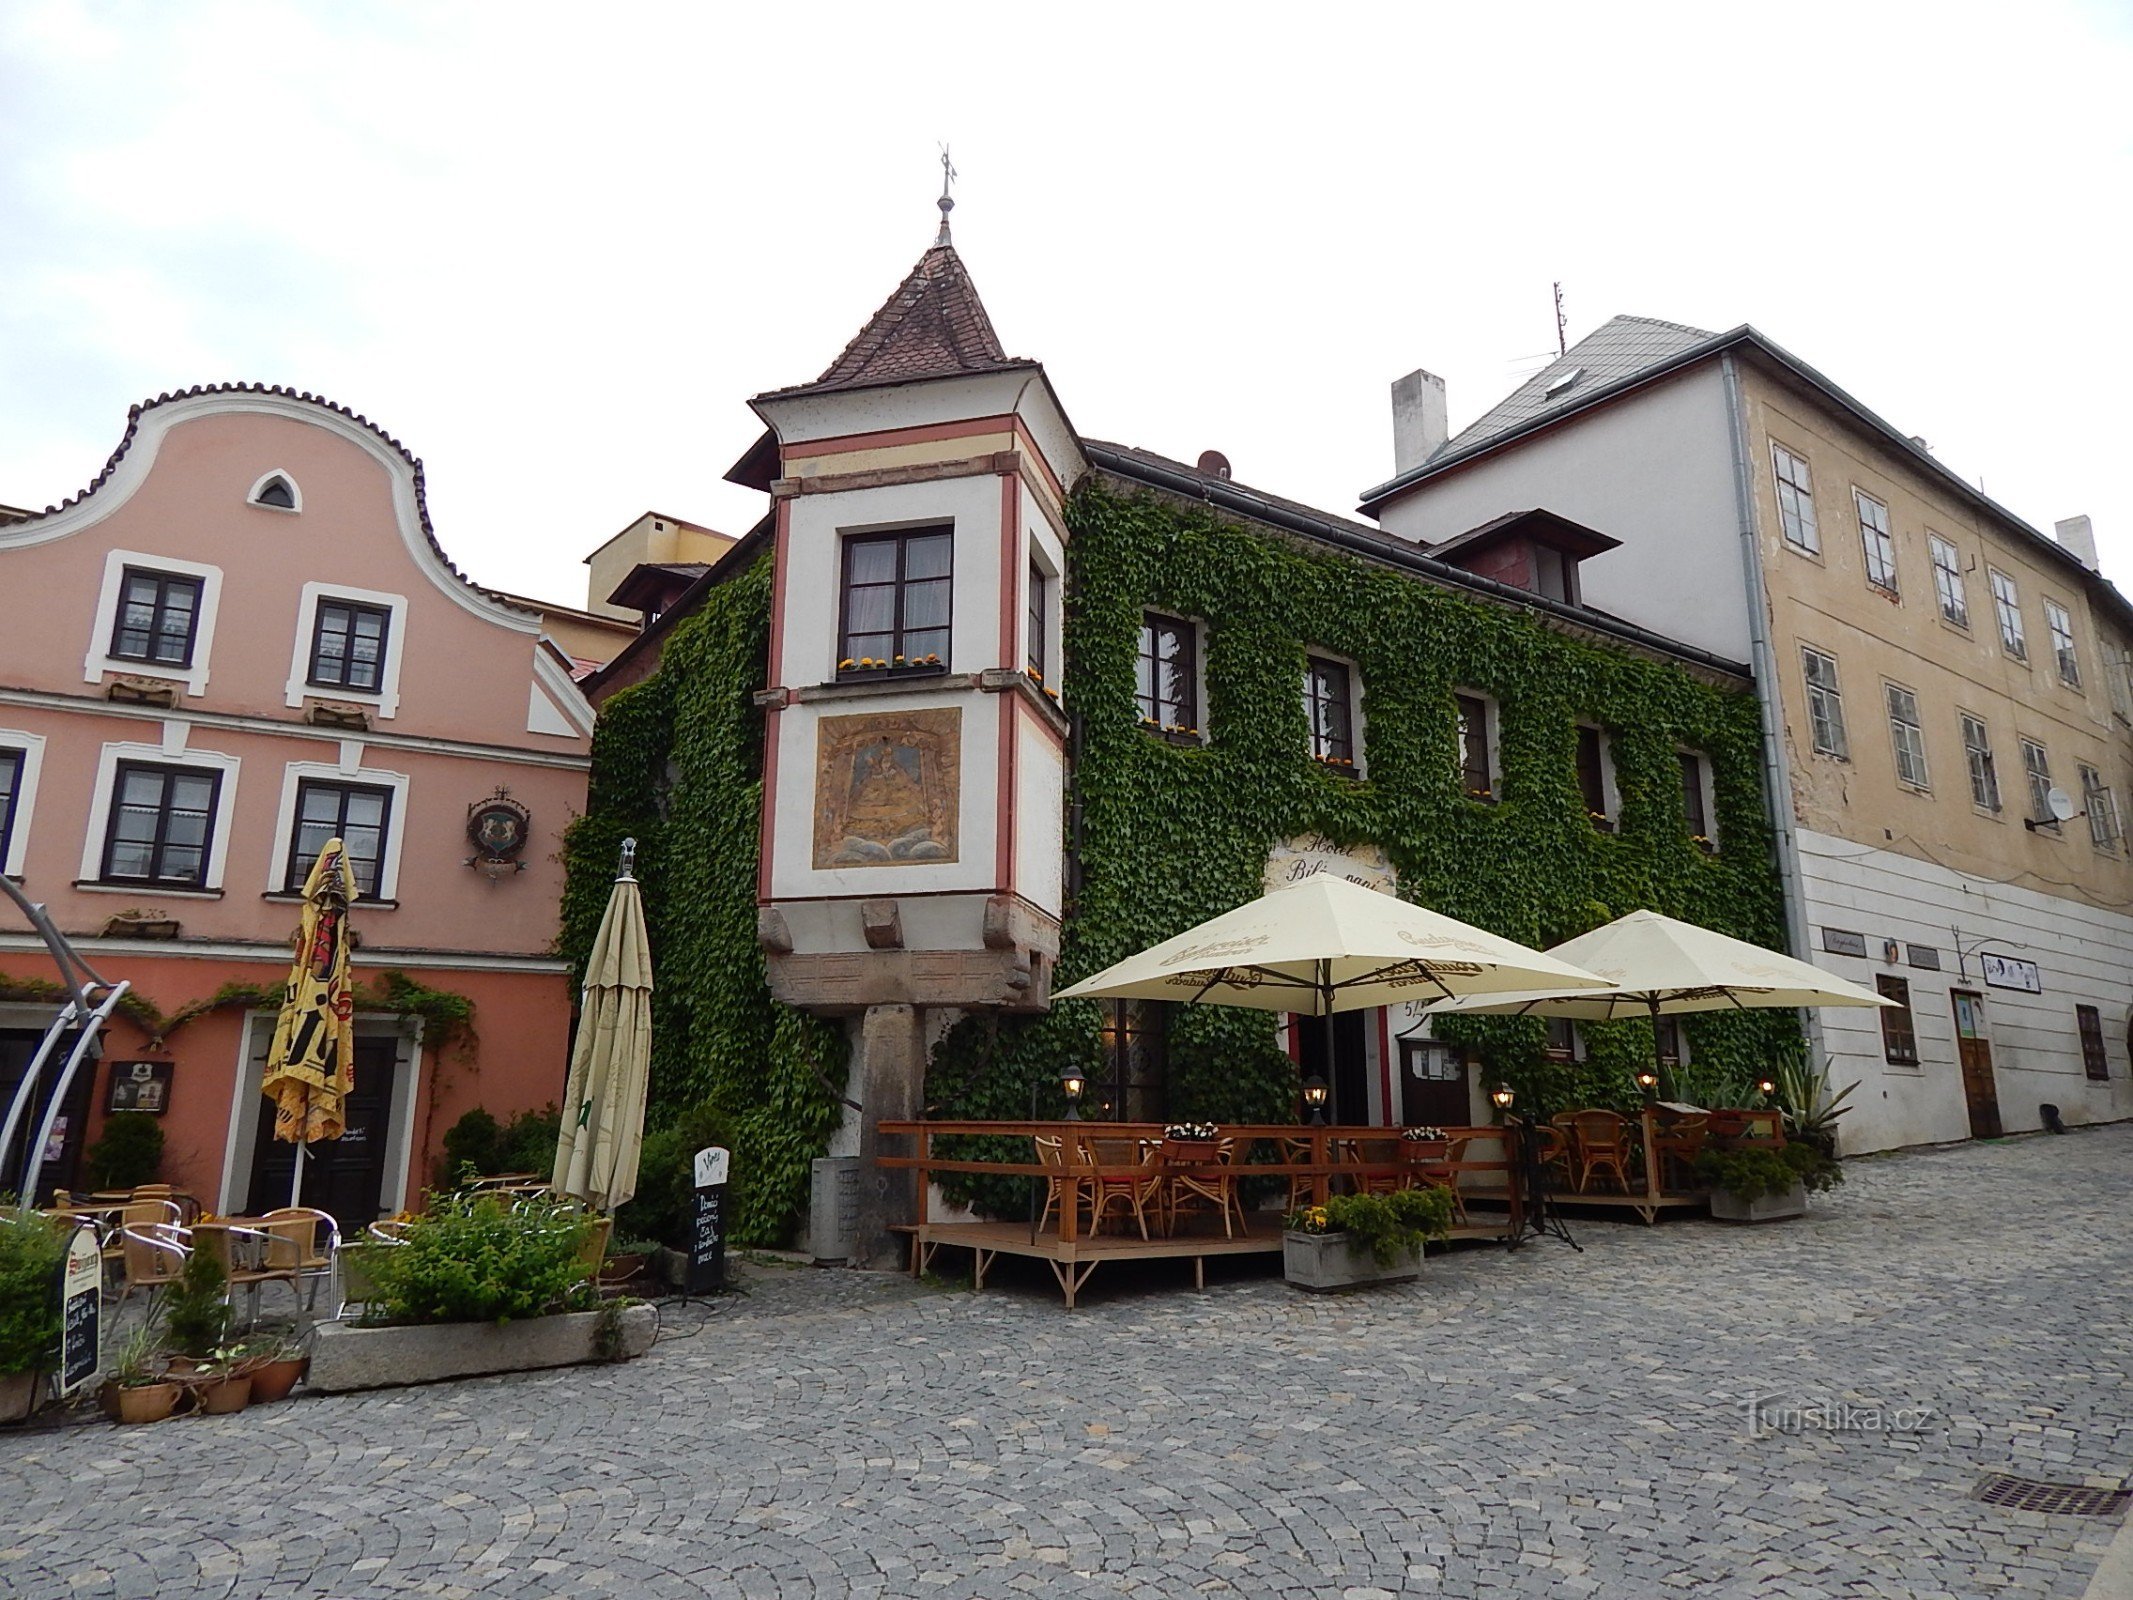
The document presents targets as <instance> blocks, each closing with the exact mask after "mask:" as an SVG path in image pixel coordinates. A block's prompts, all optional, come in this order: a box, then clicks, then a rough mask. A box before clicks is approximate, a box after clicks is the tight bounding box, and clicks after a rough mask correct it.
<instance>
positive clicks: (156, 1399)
mask: <svg viewBox="0 0 2133 1600" xmlns="http://www.w3.org/2000/svg"><path fill="white" fill-rule="evenodd" d="M180 1389H181V1386H180V1385H178V1384H175V1383H170V1382H168V1381H165V1382H163V1383H142V1384H135V1385H134V1386H132V1387H131V1388H122V1389H120V1390H119V1392H118V1409H119V1421H121V1422H161V1421H162V1420H163V1419H164V1418H165V1417H167V1416H169V1415H170V1414H171V1412H172V1411H173V1410H175V1409H176V1408H177V1404H178V1395H179V1393H180Z"/></svg>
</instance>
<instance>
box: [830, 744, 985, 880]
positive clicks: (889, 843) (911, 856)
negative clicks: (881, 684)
mask: <svg viewBox="0 0 2133 1600" xmlns="http://www.w3.org/2000/svg"><path fill="white" fill-rule="evenodd" d="M962 725H963V713H962V712H961V710H960V709H944V710H933V711H888V712H880V713H877V714H874V715H871V716H859V717H824V718H823V719H822V720H821V722H820V723H819V724H817V732H816V751H815V865H816V867H817V868H825V867H893V866H903V865H910V864H914V863H919V862H939V861H953V860H955V859H956V806H957V800H958V788H959V785H960V782H961V773H962V767H961V754H962Z"/></svg>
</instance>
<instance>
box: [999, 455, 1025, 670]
mask: <svg viewBox="0 0 2133 1600" xmlns="http://www.w3.org/2000/svg"><path fill="white" fill-rule="evenodd" d="M1027 565H1028V563H1027V562H1026V561H1024V560H1023V557H1022V480H1021V478H1020V477H1019V476H1017V475H1016V474H1015V473H1012V472H1003V473H1001V474H1000V670H1001V671H1002V672H1019V671H1021V670H1022V662H1023V659H1024V658H1022V657H1018V656H1017V655H1016V653H1015V620H1016V618H1017V617H1018V616H1019V615H1020V613H1021V610H1022V576H1023V572H1024V569H1025V568H1026V567H1027Z"/></svg>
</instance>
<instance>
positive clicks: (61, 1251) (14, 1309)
mask: <svg viewBox="0 0 2133 1600" xmlns="http://www.w3.org/2000/svg"><path fill="white" fill-rule="evenodd" d="M66 1259H67V1236H66V1234H65V1233H64V1232H62V1231H61V1230H60V1229H57V1228H55V1227H53V1226H52V1225H51V1223H50V1222H49V1221H48V1220H46V1219H45V1218H44V1217H42V1216H40V1215H39V1214H38V1213H36V1212H35V1211H29V1210H0V1421H5V1422H19V1421H21V1420H22V1419H23V1418H25V1417H27V1416H28V1415H29V1414H30V1413H31V1411H33V1410H34V1409H35V1408H36V1402H37V1394H38V1390H39V1388H40V1387H41V1386H42V1384H43V1381H44V1375H45V1373H46V1371H48V1370H49V1369H50V1368H51V1367H52V1365H53V1364H54V1361H55V1359H56V1358H57V1356H58V1354H59V1275H60V1273H61V1271H62V1270H63V1269H64V1267H65V1265H66Z"/></svg>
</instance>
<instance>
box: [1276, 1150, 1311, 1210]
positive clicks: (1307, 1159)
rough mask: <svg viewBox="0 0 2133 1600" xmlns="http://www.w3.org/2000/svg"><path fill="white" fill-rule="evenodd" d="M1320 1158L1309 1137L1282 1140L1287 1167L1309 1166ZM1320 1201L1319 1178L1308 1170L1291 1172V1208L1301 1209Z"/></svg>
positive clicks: (1282, 1153) (1284, 1160)
mask: <svg viewBox="0 0 2133 1600" xmlns="http://www.w3.org/2000/svg"><path fill="white" fill-rule="evenodd" d="M1317 1159H1318V1154H1317V1151H1316V1150H1315V1148H1314V1147H1313V1146H1312V1143H1311V1141H1310V1140H1309V1139H1283V1140H1282V1141H1281V1164H1282V1165H1283V1166H1285V1167H1307V1166H1309V1165H1311V1164H1312V1163H1313V1162H1315V1161H1316V1160H1317ZM1317 1203H1318V1179H1317V1178H1316V1177H1315V1176H1313V1175H1312V1174H1311V1173H1308V1172H1292V1173H1290V1174H1289V1209H1290V1210H1291V1211H1301V1210H1303V1209H1304V1207H1306V1206H1310V1205H1316V1204H1317Z"/></svg>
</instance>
